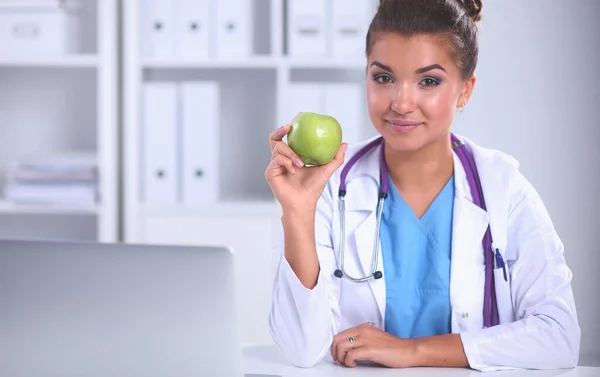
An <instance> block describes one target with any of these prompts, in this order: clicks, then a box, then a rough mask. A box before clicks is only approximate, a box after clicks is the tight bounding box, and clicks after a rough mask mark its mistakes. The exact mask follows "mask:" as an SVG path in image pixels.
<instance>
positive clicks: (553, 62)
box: [0, 0, 600, 366]
mask: <svg viewBox="0 0 600 377" xmlns="http://www.w3.org/2000/svg"><path fill="white" fill-rule="evenodd" d="M377 3H378V1H375V0H218V1H217V0H79V1H76V0H73V1H70V0H63V1H58V0H0V237H3V238H36V239H61V240H64V239H67V240H90V241H99V242H130V243H155V244H191V245H194V244H203V245H205V244H226V245H230V246H232V247H233V248H234V250H235V251H236V253H237V258H238V267H237V268H238V278H239V280H238V282H239V283H238V285H239V295H238V299H239V304H240V308H241V309H240V311H241V312H242V313H243V318H242V321H243V323H242V337H243V341H244V343H245V344H270V343H272V341H271V339H270V336H269V333H268V327H267V316H268V310H269V301H270V292H271V282H272V274H273V271H274V263H273V260H272V258H271V257H272V253H271V249H270V248H271V245H272V242H273V240H274V237H275V230H276V229H277V227H278V222H279V215H280V212H279V207H278V205H277V203H276V202H275V200H274V198H273V196H272V195H271V192H270V190H269V187H268V185H267V184H266V182H265V180H264V177H263V172H264V169H265V167H266V166H267V164H268V161H269V157H270V150H269V147H268V143H267V136H268V134H269V133H270V132H271V131H272V130H273V129H275V128H277V127H279V126H281V125H283V124H286V123H287V122H289V121H290V120H291V118H292V117H293V116H294V115H295V114H296V113H297V112H298V111H320V112H326V113H329V114H331V115H333V116H335V117H337V118H338V119H339V120H340V122H341V124H342V126H343V129H344V135H345V141H347V142H350V143H355V142H357V141H360V140H363V139H365V138H368V137H370V136H373V135H375V133H374V132H375V131H374V129H373V127H372V126H371V124H370V122H369V119H368V116H367V113H366V101H365V93H364V88H365V56H364V48H365V46H364V40H365V33H366V30H367V28H368V25H369V22H370V20H371V18H372V16H373V14H374V12H375V10H376V6H377ZM599 16H600V1H598V0H568V1H567V0H527V1H522V0H485V1H484V6H483V21H482V24H481V39H480V48H481V51H480V58H479V66H478V68H477V71H476V74H477V76H478V82H477V85H476V88H475V92H474V96H473V98H472V100H471V102H470V103H469V104H468V106H467V107H466V109H465V111H464V113H460V114H458V116H457V119H456V124H455V125H454V132H456V133H458V134H462V135H465V136H467V137H469V138H471V139H473V140H474V141H476V142H478V143H480V144H482V145H484V146H487V147H491V148H495V149H500V150H502V151H504V152H506V153H509V154H511V155H512V156H514V157H515V158H517V159H518V160H519V161H520V163H521V170H522V172H523V173H524V174H525V175H526V176H527V177H528V179H529V180H530V181H531V182H532V183H533V184H534V186H535V187H536V189H537V190H538V192H539V193H540V195H541V196H542V199H543V200H544V202H545V203H546V205H547V208H548V210H549V212H550V215H551V216H552V218H553V220H554V222H555V226H556V228H557V230H558V232H559V234H560V236H561V238H562V239H563V241H564V243H565V257H566V259H567V262H568V264H569V266H570V267H571V269H572V270H573V274H574V278H573V289H574V292H575V298H576V303H577V307H578V312H579V313H578V314H579V318H580V321H581V325H582V329H583V334H582V346H581V360H580V361H581V364H582V365H597V366H600V340H599V339H600V322H599V321H598V320H597V318H598V312H600V294H599V293H597V291H596V289H598V287H600V278H599V276H600V274H598V272H597V271H598V268H599V266H600V247H599V246H598V245H599V243H598V242H597V240H596V239H595V236H594V234H595V232H597V231H599V230H600V225H599V224H598V223H594V221H597V219H598V213H599V212H600V204H599V201H598V198H597V193H599V192H600V168H599V165H598V161H599V160H600V148H598V147H597V146H598V143H599V142H600V124H599V122H598V119H599V118H600V106H599V103H600V86H599V85H597V83H598V82H600V69H599V68H598V67H599V66H598V61H600V23H598V22H597V20H598V17H599ZM542 262H543V261H540V263H542Z"/></svg>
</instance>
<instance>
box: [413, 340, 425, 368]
mask: <svg viewBox="0 0 600 377" xmlns="http://www.w3.org/2000/svg"><path fill="white" fill-rule="evenodd" d="M409 341H410V347H409V349H410V355H411V357H410V360H411V362H410V363H411V366H412V367H424V366H426V363H425V361H424V360H423V357H424V356H423V355H425V354H426V352H425V350H424V349H423V348H424V347H425V343H424V342H423V341H422V339H419V338H414V339H409Z"/></svg>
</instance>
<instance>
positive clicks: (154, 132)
mask: <svg viewBox="0 0 600 377" xmlns="http://www.w3.org/2000/svg"><path fill="white" fill-rule="evenodd" d="M219 97H220V87H219V84H218V83H217V82H213V81H184V82H181V83H179V82H146V83H145V84H144V100H143V127H142V132H141V138H142V140H141V145H142V165H143V167H142V172H143V202H144V203H145V204H147V205H149V206H155V207H156V206H158V207H168V206H173V205H184V206H186V207H202V206H205V205H210V204H215V203H216V202H217V201H218V199H219V180H220V175H219V140H220V137H219V122H220V98H219Z"/></svg>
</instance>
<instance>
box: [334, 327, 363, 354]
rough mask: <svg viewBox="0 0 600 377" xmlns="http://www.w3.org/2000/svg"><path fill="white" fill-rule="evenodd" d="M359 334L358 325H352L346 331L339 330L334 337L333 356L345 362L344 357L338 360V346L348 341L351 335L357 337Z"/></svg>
mask: <svg viewBox="0 0 600 377" xmlns="http://www.w3.org/2000/svg"><path fill="white" fill-rule="evenodd" d="M357 335H358V329H357V328H356V327H351V328H349V329H346V330H344V331H341V332H339V333H338V334H337V335H335V336H334V337H333V341H332V343H331V357H332V358H333V359H334V360H336V361H339V362H340V363H343V362H344V359H341V360H338V358H337V357H338V352H337V349H338V347H339V346H340V345H341V344H342V343H344V342H346V343H347V342H348V339H350V337H351V336H352V337H355V338H356V336H357Z"/></svg>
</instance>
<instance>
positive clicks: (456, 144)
mask: <svg viewBox="0 0 600 377" xmlns="http://www.w3.org/2000/svg"><path fill="white" fill-rule="evenodd" d="M451 142H452V149H453V150H454V151H455V153H456V154H457V156H458V158H459V159H460V162H461V164H462V166H463V168H464V169H465V172H466V176H467V181H468V183H469V187H470V190H471V194H472V196H473V201H474V203H475V204H476V205H477V206H479V207H480V208H482V209H483V210H484V211H485V210H486V206H485V201H484V198H483V190H482V188H481V182H480V180H479V174H478V172H477V167H476V165H475V160H474V158H473V156H472V155H471V153H470V152H469V150H468V149H467V147H466V146H465V144H464V143H463V142H462V140H460V139H459V138H457V137H456V136H455V135H454V134H451ZM384 144H385V142H384V139H383V137H379V138H377V139H375V140H373V141H371V142H370V143H369V144H367V145H365V146H364V147H363V148H361V149H360V150H359V151H358V152H357V153H356V154H355V155H354V156H352V158H350V160H349V161H348V163H347V164H346V166H344V168H343V169H342V173H341V176H340V187H339V191H338V197H339V202H340V210H341V220H340V221H341V227H340V268H338V269H336V270H335V272H334V275H335V276H336V277H338V278H340V279H341V278H342V277H346V278H347V279H349V280H350V281H353V282H355V283H363V282H366V281H369V280H371V279H374V280H378V279H381V278H382V277H383V273H382V272H381V271H379V270H377V266H378V264H379V255H378V254H379V253H378V250H379V230H380V227H381V216H382V214H383V204H384V202H385V199H386V198H387V196H388V189H389V180H388V170H387V166H386V163H385V157H384ZM378 145H380V146H381V148H380V153H379V174H380V179H381V185H380V187H379V197H378V203H377V225H376V230H375V234H376V236H375V237H374V238H375V240H374V243H375V244H374V246H373V257H372V260H373V264H372V266H371V272H370V274H369V275H367V276H363V277H354V276H351V275H349V274H348V273H347V272H346V270H345V269H344V254H345V249H346V247H345V244H346V242H345V235H346V200H345V197H346V192H347V189H346V178H347V176H348V172H349V171H350V169H352V167H353V166H354V165H355V164H356V163H357V162H358V160H359V159H360V158H362V157H363V156H364V155H365V154H367V153H368V152H369V151H371V150H372V149H373V148H375V147H377V146H378ZM482 243H483V250H484V257H485V258H484V259H485V287H484V306H483V320H484V327H490V326H495V325H497V324H498V322H499V319H498V308H497V303H496V292H495V287H494V271H493V269H494V256H495V260H496V265H497V267H499V268H502V269H503V271H504V279H505V280H506V279H507V277H506V268H505V265H504V260H503V259H502V256H501V255H500V253H499V252H498V250H497V249H494V248H493V242H492V234H491V231H490V227H489V226H488V228H487V230H486V232H485V234H484V236H483V240H482Z"/></svg>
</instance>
